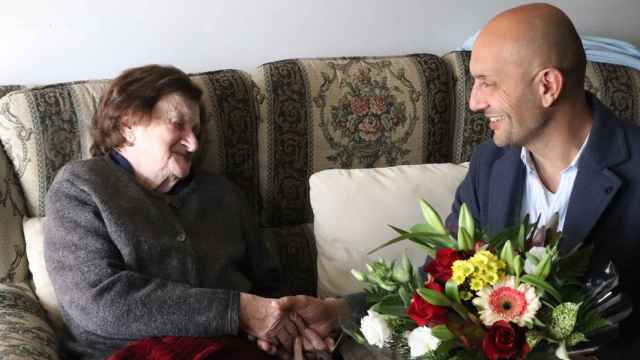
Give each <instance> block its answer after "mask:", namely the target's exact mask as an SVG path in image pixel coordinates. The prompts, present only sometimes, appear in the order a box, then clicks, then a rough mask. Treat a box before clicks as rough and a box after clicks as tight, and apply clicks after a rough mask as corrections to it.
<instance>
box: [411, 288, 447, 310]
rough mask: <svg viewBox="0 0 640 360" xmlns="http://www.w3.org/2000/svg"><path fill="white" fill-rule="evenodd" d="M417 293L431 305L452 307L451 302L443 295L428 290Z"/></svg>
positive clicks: (423, 289)
mask: <svg viewBox="0 0 640 360" xmlns="http://www.w3.org/2000/svg"><path fill="white" fill-rule="evenodd" d="M417 291H418V295H420V296H421V297H422V298H423V299H425V300H426V301H427V302H428V303H429V304H431V305H436V306H445V307H451V300H449V298H447V297H446V296H445V295H443V294H442V293H439V292H437V291H435V290H431V289H426V288H420V289H418V290H417Z"/></svg>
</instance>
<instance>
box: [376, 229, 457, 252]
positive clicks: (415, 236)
mask: <svg viewBox="0 0 640 360" xmlns="http://www.w3.org/2000/svg"><path fill="white" fill-rule="evenodd" d="M421 235H424V236H428V235H433V234H414V233H410V232H406V233H404V234H403V235H400V236H398V237H396V238H394V239H391V240H389V241H387V242H386V243H384V244H382V245H380V246H378V247H376V248H375V249H373V250H371V251H369V252H368V253H367V254H368V255H371V254H373V253H374V252H376V251H378V250H380V249H382V248H385V247H387V246H389V245H393V244H395V243H398V242H400V241H403V240H406V239H409V240H410V241H412V242H414V243H416V244H418V245H420V246H422V247H423V248H424V249H425V251H427V252H428V254H429V256H431V257H435V253H436V252H435V248H436V247H435V246H434V245H432V244H431V243H430V242H429V241H426V240H424V237H423V236H421ZM442 247H447V246H442ZM432 254H433V256H432Z"/></svg>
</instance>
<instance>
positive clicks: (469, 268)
mask: <svg viewBox="0 0 640 360" xmlns="http://www.w3.org/2000/svg"><path fill="white" fill-rule="evenodd" d="M474 269H475V267H474V266H473V264H472V263H470V262H469V261H466V260H456V261H454V262H453V265H452V266H451V271H452V276H451V278H452V279H453V281H455V282H456V283H457V284H459V285H460V284H462V283H463V282H464V280H465V279H466V278H467V276H469V275H471V274H472V273H473V271H474Z"/></svg>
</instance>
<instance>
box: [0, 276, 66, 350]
mask: <svg viewBox="0 0 640 360" xmlns="http://www.w3.org/2000/svg"><path fill="white" fill-rule="evenodd" d="M45 319H46V315H45V312H44V309H42V307H41V306H40V303H39V302H38V299H37V298H36V297H35V295H34V294H33V291H31V288H29V286H28V285H26V284H24V283H16V284H0V358H2V359H14V360H18V359H24V360H27V359H29V360H35V359H38V360H45V359H46V360H54V359H57V358H58V355H57V348H56V338H55V335H54V332H53V330H52V329H51V326H50V325H49V324H48V323H47V321H46V320H45Z"/></svg>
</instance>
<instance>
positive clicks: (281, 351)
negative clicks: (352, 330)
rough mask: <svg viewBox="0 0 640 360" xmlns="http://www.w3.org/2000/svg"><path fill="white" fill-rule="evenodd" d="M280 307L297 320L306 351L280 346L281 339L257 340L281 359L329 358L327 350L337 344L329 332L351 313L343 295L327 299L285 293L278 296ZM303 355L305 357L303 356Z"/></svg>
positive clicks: (268, 351)
mask: <svg viewBox="0 0 640 360" xmlns="http://www.w3.org/2000/svg"><path fill="white" fill-rule="evenodd" d="M277 304H278V311H279V312H280V313H286V314H288V316H289V320H291V323H293V324H295V326H296V328H297V331H298V334H300V336H299V337H298V341H299V344H298V346H300V347H301V349H303V351H304V356H303V355H301V354H302V352H301V351H302V350H300V349H296V347H295V343H294V348H293V349H290V348H286V347H282V346H278V343H277V342H275V341H273V340H270V339H267V338H258V339H257V344H258V347H260V348H261V349H262V350H264V351H266V352H267V353H269V354H272V355H277V356H279V357H280V358H282V359H290V358H291V357H292V356H293V357H294V358H295V359H302V358H305V357H306V358H307V359H322V358H328V354H329V352H330V351H332V350H333V348H334V347H335V343H334V341H333V339H332V338H331V337H330V336H329V335H330V334H331V332H332V331H334V330H336V329H338V328H339V324H340V321H341V319H343V318H347V317H349V316H350V312H351V309H350V308H349V305H348V304H347V302H346V301H344V300H342V299H331V298H330V299H325V300H321V299H318V298H314V297H310V296H304V295H298V296H290V297H284V298H281V299H279V300H277ZM292 350H293V353H292ZM301 356H303V357H301Z"/></svg>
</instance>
